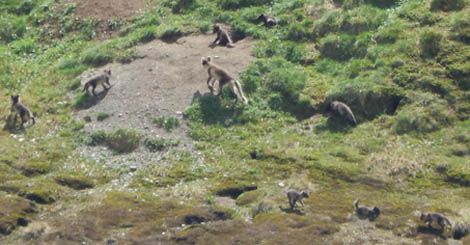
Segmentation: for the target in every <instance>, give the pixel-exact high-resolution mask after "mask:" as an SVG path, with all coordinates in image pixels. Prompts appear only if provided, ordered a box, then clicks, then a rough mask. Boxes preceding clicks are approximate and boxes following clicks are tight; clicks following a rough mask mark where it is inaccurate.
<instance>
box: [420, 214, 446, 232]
mask: <svg viewBox="0 0 470 245" xmlns="http://www.w3.org/2000/svg"><path fill="white" fill-rule="evenodd" d="M419 218H420V219H421V220H422V221H424V223H426V224H428V227H431V224H432V222H433V221H435V222H436V223H437V224H438V225H439V226H440V227H441V230H442V231H443V230H444V228H445V226H446V223H447V224H448V225H450V226H452V224H451V223H450V220H449V219H448V218H447V217H446V216H444V215H443V214H441V213H421V216H420V217H419Z"/></svg>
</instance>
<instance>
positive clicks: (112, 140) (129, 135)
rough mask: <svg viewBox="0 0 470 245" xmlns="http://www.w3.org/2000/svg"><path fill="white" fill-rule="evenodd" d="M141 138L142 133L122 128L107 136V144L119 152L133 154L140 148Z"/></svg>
mask: <svg viewBox="0 0 470 245" xmlns="http://www.w3.org/2000/svg"><path fill="white" fill-rule="evenodd" d="M141 138H142V134H141V133H140V132H138V131H136V130H134V129H126V128H121V129H117V130H116V131H114V132H111V133H109V134H108V135H106V144H107V145H108V146H109V147H110V148H111V149H113V150H115V151H117V152H131V151H133V150H135V149H136V148H137V147H138V146H139V141H140V139H141Z"/></svg>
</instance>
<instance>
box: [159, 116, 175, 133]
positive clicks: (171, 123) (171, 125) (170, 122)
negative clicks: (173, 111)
mask: <svg viewBox="0 0 470 245" xmlns="http://www.w3.org/2000/svg"><path fill="white" fill-rule="evenodd" d="M153 123H154V124H155V125H156V126H157V127H159V128H165V129H166V130H167V131H168V132H171V131H173V129H175V128H177V127H179V126H180V121H179V120H178V118H176V117H172V116H169V117H166V118H165V117H158V118H154V119H153Z"/></svg>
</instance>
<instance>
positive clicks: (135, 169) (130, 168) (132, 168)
mask: <svg viewBox="0 0 470 245" xmlns="http://www.w3.org/2000/svg"><path fill="white" fill-rule="evenodd" d="M129 170H131V171H132V172H135V171H137V166H130V167H129Z"/></svg>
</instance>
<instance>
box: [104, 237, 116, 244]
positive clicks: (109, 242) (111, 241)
mask: <svg viewBox="0 0 470 245" xmlns="http://www.w3.org/2000/svg"><path fill="white" fill-rule="evenodd" d="M115 242H116V240H114V239H112V238H110V239H108V241H106V243H107V244H113V243H115Z"/></svg>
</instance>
